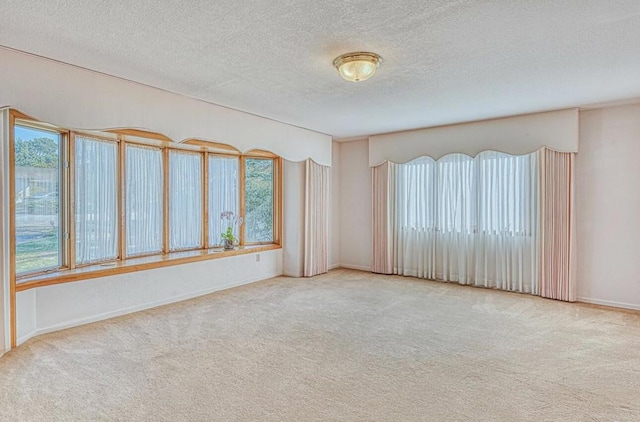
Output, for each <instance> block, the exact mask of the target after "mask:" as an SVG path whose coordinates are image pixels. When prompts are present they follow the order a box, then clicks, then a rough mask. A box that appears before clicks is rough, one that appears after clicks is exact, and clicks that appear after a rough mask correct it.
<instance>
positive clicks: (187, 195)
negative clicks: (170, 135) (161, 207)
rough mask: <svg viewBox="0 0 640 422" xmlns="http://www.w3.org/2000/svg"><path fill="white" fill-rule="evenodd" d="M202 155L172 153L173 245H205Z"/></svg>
mask: <svg viewBox="0 0 640 422" xmlns="http://www.w3.org/2000/svg"><path fill="white" fill-rule="evenodd" d="M202 218H203V216H202V155H200V154H193V153H188V152H178V151H171V153H170V154H169V249H171V250H178V249H192V248H197V247H202V246H203V245H202Z"/></svg>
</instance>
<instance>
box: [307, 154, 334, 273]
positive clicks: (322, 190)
mask: <svg viewBox="0 0 640 422" xmlns="http://www.w3.org/2000/svg"><path fill="white" fill-rule="evenodd" d="M329 171H330V169H329V167H326V166H321V165H319V164H316V163H314V162H313V161H312V160H311V159H307V160H306V162H305V195H304V200H305V207H304V219H305V228H304V263H303V267H304V276H305V277H311V276H314V275H317V274H322V273H326V272H327V271H328V270H329V186H330V181H329Z"/></svg>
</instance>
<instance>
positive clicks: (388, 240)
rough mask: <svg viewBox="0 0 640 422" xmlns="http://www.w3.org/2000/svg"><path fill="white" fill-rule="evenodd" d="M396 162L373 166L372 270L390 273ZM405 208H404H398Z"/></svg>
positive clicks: (392, 259) (392, 256)
mask: <svg viewBox="0 0 640 422" xmlns="http://www.w3.org/2000/svg"><path fill="white" fill-rule="evenodd" d="M395 171H396V164H394V163H391V162H389V161H385V162H384V163H382V164H380V165H379V166H377V167H374V168H373V174H372V179H373V180H372V183H371V184H372V186H373V196H372V202H373V272H374V273H379V274H392V273H393V263H394V244H393V231H394V229H395V226H394V223H395V214H394V213H395V205H396V203H395V201H394V197H395V193H394V181H395ZM400 209H405V208H400Z"/></svg>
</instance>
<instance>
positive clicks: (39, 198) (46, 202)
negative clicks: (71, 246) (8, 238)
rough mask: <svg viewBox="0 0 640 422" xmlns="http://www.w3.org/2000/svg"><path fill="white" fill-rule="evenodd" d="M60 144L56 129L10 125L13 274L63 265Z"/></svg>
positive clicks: (61, 140) (60, 138) (61, 141)
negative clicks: (13, 182)
mask: <svg viewBox="0 0 640 422" xmlns="http://www.w3.org/2000/svg"><path fill="white" fill-rule="evenodd" d="M62 144H63V136H62V135H61V134H60V133H58V132H52V131H48V130H42V129H36V128H32V127H28V126H22V125H15V126H14V154H15V155H14V157H15V158H14V165H15V178H14V180H15V184H14V187H15V245H16V246H15V248H16V250H15V254H16V262H15V272H16V274H23V273H30V272H39V271H45V270H50V269H56V268H60V267H62V266H63V265H64V260H63V254H62V237H63V236H62V227H63V224H62V218H61V215H62V214H61V212H60V200H61V199H62V195H61V189H60V187H61V168H62V163H63V160H62V152H63V150H62Z"/></svg>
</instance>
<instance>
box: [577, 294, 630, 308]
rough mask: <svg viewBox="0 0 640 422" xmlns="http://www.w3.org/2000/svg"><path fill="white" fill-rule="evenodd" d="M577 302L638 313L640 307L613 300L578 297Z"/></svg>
mask: <svg viewBox="0 0 640 422" xmlns="http://www.w3.org/2000/svg"><path fill="white" fill-rule="evenodd" d="M577 301H578V302H582V303H591V304H593V305H602V306H610V307H612V308H622V309H631V310H634V311H640V305H636V304H633V303H624V302H615V301H613V300H601V299H592V298H589V297H578V298H577Z"/></svg>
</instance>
